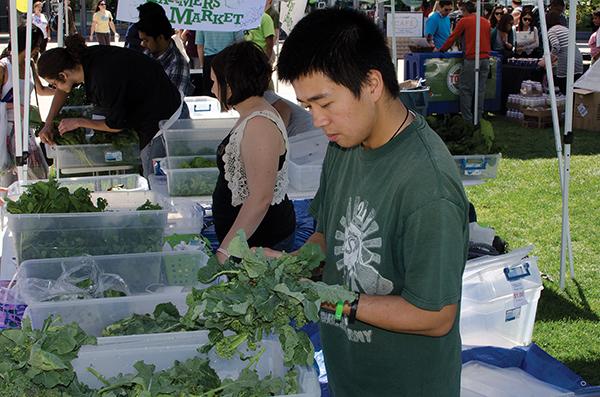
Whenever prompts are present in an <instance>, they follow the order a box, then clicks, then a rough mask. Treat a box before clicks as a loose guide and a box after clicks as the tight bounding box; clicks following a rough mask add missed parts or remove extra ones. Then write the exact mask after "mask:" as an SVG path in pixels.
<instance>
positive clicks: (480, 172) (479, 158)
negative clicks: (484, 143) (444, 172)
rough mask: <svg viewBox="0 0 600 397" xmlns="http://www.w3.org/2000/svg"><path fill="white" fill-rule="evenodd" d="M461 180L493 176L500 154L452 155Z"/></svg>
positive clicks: (496, 170)
mask: <svg viewBox="0 0 600 397" xmlns="http://www.w3.org/2000/svg"><path fill="white" fill-rule="evenodd" d="M452 157H454V161H455V162H456V166H457V167H458V172H459V173H460V176H461V178H462V179H463V180H479V179H488V178H495V177H496V173H497V172H498V166H499V164H500V159H501V158H502V154H500V153H498V154H486V155H478V154H476V155H469V156H452Z"/></svg>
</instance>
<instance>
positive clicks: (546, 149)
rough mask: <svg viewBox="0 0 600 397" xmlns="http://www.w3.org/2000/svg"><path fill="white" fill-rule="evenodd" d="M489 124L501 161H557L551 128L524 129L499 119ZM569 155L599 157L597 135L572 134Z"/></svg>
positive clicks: (498, 117) (501, 118) (599, 137)
mask: <svg viewBox="0 0 600 397" xmlns="http://www.w3.org/2000/svg"><path fill="white" fill-rule="evenodd" d="M488 120H489V121H490V122H491V123H492V125H493V126H494V133H495V136H496V144H497V145H498V147H499V148H500V149H501V151H502V157H506V158H513V159H521V160H529V159H535V158H556V144H555V138H554V132H553V130H552V128H525V127H522V126H521V124H520V123H519V122H517V121H511V120H509V119H507V118H505V117H502V116H490V117H489V118H488ZM561 127H564V123H562V124H561ZM561 134H562V132H561ZM571 154H572V155H582V156H585V155H595V154H600V132H590V131H575V140H574V142H573V144H572V145H571Z"/></svg>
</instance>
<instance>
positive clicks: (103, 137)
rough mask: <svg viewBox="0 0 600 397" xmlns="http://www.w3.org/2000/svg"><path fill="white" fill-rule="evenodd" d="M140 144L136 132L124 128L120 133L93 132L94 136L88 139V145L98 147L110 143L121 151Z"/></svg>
mask: <svg viewBox="0 0 600 397" xmlns="http://www.w3.org/2000/svg"><path fill="white" fill-rule="evenodd" d="M139 142H140V138H139V137H138V134H137V132H135V131H134V130H132V129H130V128H126V129H124V130H122V131H120V132H117V133H114V132H103V131H94V135H92V137H91V138H90V144H94V145H100V144H106V143H110V144H111V145H113V146H114V147H115V148H116V149H123V148H126V147H128V146H135V147H137V146H138V144H139Z"/></svg>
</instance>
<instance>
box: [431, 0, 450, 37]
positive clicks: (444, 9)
mask: <svg viewBox="0 0 600 397" xmlns="http://www.w3.org/2000/svg"><path fill="white" fill-rule="evenodd" d="M452 9H453V7H452V1H451V0H441V1H440V3H439V9H438V10H437V11H434V12H433V13H432V14H431V15H430V16H429V18H428V19H427V22H426V23H425V36H426V37H427V41H428V42H429V45H430V46H431V47H435V48H440V47H441V46H443V45H444V43H445V42H446V40H447V39H448V37H449V36H450V18H448V15H449V14H450V13H451V12H452Z"/></svg>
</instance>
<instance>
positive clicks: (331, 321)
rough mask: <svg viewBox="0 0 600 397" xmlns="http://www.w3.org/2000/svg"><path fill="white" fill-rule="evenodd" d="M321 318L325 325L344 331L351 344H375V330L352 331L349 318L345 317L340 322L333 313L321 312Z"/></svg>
mask: <svg viewBox="0 0 600 397" xmlns="http://www.w3.org/2000/svg"><path fill="white" fill-rule="evenodd" d="M320 318H321V322H322V323H323V324H327V325H331V326H334V327H337V328H339V329H341V330H342V331H344V333H345V334H346V337H347V338H348V340H349V341H350V342H354V343H373V336H374V335H373V330H357V329H351V328H349V327H348V318H347V317H344V318H343V319H342V321H338V320H336V319H335V315H334V314H333V313H328V312H325V311H321V314H320Z"/></svg>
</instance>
